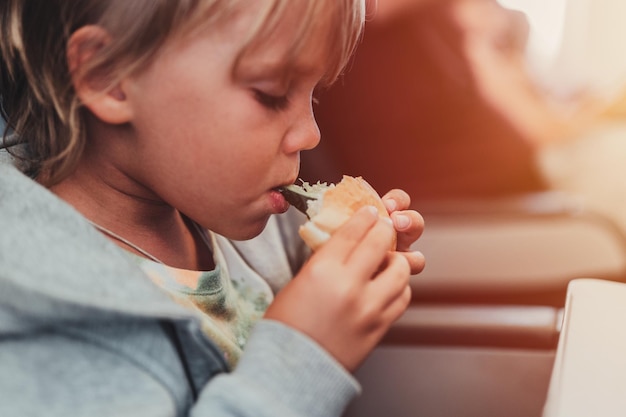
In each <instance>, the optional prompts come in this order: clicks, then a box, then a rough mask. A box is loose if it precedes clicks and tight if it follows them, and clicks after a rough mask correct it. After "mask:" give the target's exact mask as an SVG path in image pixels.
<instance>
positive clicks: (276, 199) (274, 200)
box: [270, 188, 289, 213]
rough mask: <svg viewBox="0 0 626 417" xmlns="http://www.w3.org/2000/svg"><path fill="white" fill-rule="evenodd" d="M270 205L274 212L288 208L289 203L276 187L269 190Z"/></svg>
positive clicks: (280, 211) (281, 211) (282, 211)
mask: <svg viewBox="0 0 626 417" xmlns="http://www.w3.org/2000/svg"><path fill="white" fill-rule="evenodd" d="M270 205H271V207H272V211H273V212H274V213H284V212H286V211H287V210H288V209H289V203H288V202H287V200H285V197H284V196H283V195H282V194H281V192H280V191H278V188H274V189H273V190H272V191H270Z"/></svg>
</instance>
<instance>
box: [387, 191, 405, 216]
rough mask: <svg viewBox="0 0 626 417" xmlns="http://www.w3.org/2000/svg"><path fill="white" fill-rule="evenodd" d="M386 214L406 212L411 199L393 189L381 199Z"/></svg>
mask: <svg viewBox="0 0 626 417" xmlns="http://www.w3.org/2000/svg"><path fill="white" fill-rule="evenodd" d="M382 200H383V204H384V205H385V207H386V208H387V212H388V213H393V212H394V211H397V210H406V209H408V208H409V207H410V206H411V197H410V196H409V195H408V194H407V193H406V192H405V191H403V190H400V189H397V188H394V189H393V190H391V191H389V192H388V193H387V194H385V195H384V196H383V197H382Z"/></svg>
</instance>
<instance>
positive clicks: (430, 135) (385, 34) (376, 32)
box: [302, 0, 591, 202]
mask: <svg viewBox="0 0 626 417" xmlns="http://www.w3.org/2000/svg"><path fill="white" fill-rule="evenodd" d="M528 31H529V27H528V22H527V20H526V17H525V15H524V14H523V13H521V12H518V11H513V10H510V9H507V8H504V7H502V6H501V5H500V4H499V3H498V2H497V1H496V0H379V2H378V5H377V9H375V10H374V11H373V12H371V18H370V21H369V22H368V23H367V26H366V30H365V33H364V37H363V39H362V43H361V44H360V45H359V47H358V49H357V51H356V54H355V55H354V57H353V61H352V62H351V64H350V65H349V66H348V68H347V70H346V73H345V74H344V77H343V78H342V79H340V80H339V82H338V83H337V84H336V85H335V86H333V87H332V88H331V89H330V90H327V91H323V92H321V93H320V94H319V104H318V106H317V107H316V109H315V113H316V116H317V120H318V123H319V127H320V130H321V132H322V138H323V141H322V144H321V148H320V149H319V150H316V151H313V152H310V153H305V154H304V156H303V159H304V162H303V171H302V176H303V179H305V180H307V181H317V180H318V179H321V180H329V181H335V180H337V179H338V178H339V175H340V173H346V174H350V175H362V176H364V177H365V178H367V179H368V181H370V182H371V183H372V185H373V186H374V187H376V188H377V189H380V190H383V191H384V190H387V189H389V188H391V187H392V186H398V185H400V186H402V187H403V188H405V189H407V190H408V191H409V193H410V194H411V195H412V198H413V201H414V202H420V201H426V200H432V199H445V198H488V197H501V196H508V195H516V194H520V193H527V192H537V191H544V190H547V189H548V188H549V187H548V184H547V183H546V181H545V179H544V176H543V174H542V172H541V169H540V167H539V166H538V164H537V148H538V147H539V146H541V145H542V144H545V143H551V142H554V141H560V140H563V139H565V138H568V137H570V136H573V135H574V134H575V132H577V131H578V130H579V129H581V128H582V126H584V124H585V123H586V122H587V118H585V117H580V114H587V113H583V109H584V107H583V106H580V107H579V110H577V111H579V112H580V114H579V115H577V116H576V117H571V114H568V113H566V112H564V111H563V110H562V109H561V108H559V107H558V106H555V103H553V102H551V100H550V97H549V96H548V95H546V94H545V93H544V92H543V91H542V90H541V89H540V88H539V86H538V85H537V84H536V83H534V81H533V79H532V77H531V76H530V75H529V73H528V71H527V69H526V65H525V61H524V60H525V56H524V50H525V44H526V41H527V37H528ZM585 106H586V105H585ZM584 111H585V112H586V111H587V110H586V109H584ZM589 114H591V112H589ZM573 121H576V123H574V122H573Z"/></svg>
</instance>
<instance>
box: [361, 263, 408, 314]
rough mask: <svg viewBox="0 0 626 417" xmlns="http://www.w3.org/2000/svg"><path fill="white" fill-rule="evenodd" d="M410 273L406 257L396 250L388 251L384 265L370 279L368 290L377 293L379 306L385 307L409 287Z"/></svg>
mask: <svg viewBox="0 0 626 417" xmlns="http://www.w3.org/2000/svg"><path fill="white" fill-rule="evenodd" d="M410 275H411V271H410V268H409V264H408V262H407V261H406V259H405V258H404V257H403V256H402V255H400V254H399V253H397V252H391V253H388V256H387V260H386V263H385V267H384V268H383V269H382V270H381V271H380V272H379V273H378V274H377V275H376V276H375V278H374V279H373V280H372V281H371V283H370V286H369V291H371V292H372V293H373V294H378V296H379V297H380V298H379V299H380V300H381V307H382V308H383V309H387V308H388V306H389V305H391V304H393V303H394V302H395V300H397V299H398V298H399V297H401V295H402V294H403V293H404V292H405V291H406V289H407V288H408V287H409V283H410ZM409 291H410V290H409Z"/></svg>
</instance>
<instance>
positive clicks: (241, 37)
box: [0, 0, 424, 417]
mask: <svg viewBox="0 0 626 417" xmlns="http://www.w3.org/2000/svg"><path fill="white" fill-rule="evenodd" d="M363 16H364V4H363V0H256V1H253V2H251V1H238V0H206V1H193V0H176V1H174V0H133V1H125V0H81V1H78V0H32V1H28V2H25V1H20V0H7V1H4V2H2V3H0V51H1V53H2V63H1V65H0V94H1V97H2V102H1V103H2V113H3V116H4V118H5V119H6V121H7V126H8V128H9V129H8V130H7V132H5V135H4V140H5V143H8V142H9V141H13V142H14V139H15V138H17V142H18V144H17V145H15V146H12V147H11V148H10V154H11V155H12V157H11V161H12V163H1V164H0V213H1V215H0V230H2V233H1V234H0V369H2V371H1V372H0V392H1V393H2V401H0V415H2V416H25V415H43V414H45V415H47V416H57V415H58V416H71V415H85V416H99V415H102V416H104V415H106V416H125V415H129V416H130V415H132V416H144V415H145V416H157V415H158V416H184V415H194V416H235V415H237V416H248V415H250V416H252V415H254V416H273V417H275V416H282V415H285V416H287V415H288V416H324V417H329V416H339V415H341V414H342V412H343V410H344V408H345V406H346V405H347V404H348V402H349V401H350V400H351V399H352V398H353V397H354V396H355V395H356V394H357V393H358V392H359V386H358V383H357V382H356V381H355V380H354V379H353V377H352V376H351V374H350V373H351V372H352V371H354V370H355V369H356V368H357V367H358V365H359V364H360V363H361V362H362V360H363V359H364V358H365V357H366V356H367V354H368V353H369V352H370V351H371V350H372V349H373V348H374V346H375V345H376V344H377V342H378V341H379V340H380V338H381V337H382V336H383V334H384V333H385V331H386V330H387V329H388V328H389V326H390V325H391V324H392V323H393V322H394V321H395V320H396V319H397V318H398V317H399V316H400V315H401V314H402V312H403V311H404V310H405V308H406V306H407V304H408V302H409V299H410V290H409V286H408V278H409V275H410V273H418V272H419V271H421V269H422V268H423V265H424V260H423V257H422V256H421V254H420V253H418V252H411V251H410V250H409V248H410V246H411V244H412V243H413V242H414V241H415V240H417V239H418V237H419V235H420V234H421V232H422V229H423V221H422V219H421V217H420V216H419V214H418V213H416V212H415V211H412V210H408V207H409V197H408V195H406V193H404V192H402V191H400V190H393V191H390V192H389V193H388V194H387V195H386V197H385V199H384V200H385V202H386V204H387V206H388V209H389V211H390V212H391V213H392V222H391V223H393V224H390V223H388V222H385V221H382V220H379V219H378V216H377V215H375V214H373V213H372V211H370V210H369V209H367V208H366V209H363V210H361V211H359V212H358V213H357V214H355V216H353V218H352V219H351V220H350V221H348V223H347V224H346V225H345V226H343V227H342V228H341V229H340V230H339V231H338V232H337V233H336V234H335V235H334V236H333V237H332V238H331V239H330V241H329V242H328V243H327V244H326V245H325V246H324V247H323V248H321V249H320V250H319V251H318V252H316V253H315V254H314V255H313V256H311V257H310V259H308V260H307V261H306V262H305V259H306V256H307V255H308V254H307V251H306V250H305V248H304V247H303V245H302V243H301V241H300V240H299V238H298V236H297V233H296V229H297V222H301V221H303V219H302V216H301V215H299V214H298V213H296V212H293V211H292V210H289V211H288V204H287V203H286V202H285V200H284V199H283V197H282V196H281V194H280V193H279V192H278V191H277V188H278V187H280V186H283V185H285V184H289V183H292V182H294V181H295V180H296V179H297V177H298V169H299V154H300V151H303V150H307V149H311V148H313V147H315V146H316V145H317V143H318V141H319V139H320V138H319V136H320V135H319V131H318V129H317V126H316V123H315V120H314V117H313V112H312V104H311V103H312V97H313V93H314V91H315V90H316V89H317V88H323V87H324V86H326V85H328V84H330V83H331V82H332V81H333V80H335V79H336V78H337V76H338V75H339V73H340V72H341V70H342V68H343V67H344V65H345V63H346V61H347V59H348V57H349V55H350V53H351V52H352V50H353V49H354V47H355V45H356V44H357V42H358V38H359V36H360V30H361V27H362V24H363V19H364V17H363ZM9 131H10V132H11V134H13V133H14V134H15V136H12V137H11V140H9V133H8V132H9ZM18 168H19V169H18ZM393 227H395V229H396V231H397V232H398V250H399V252H389V251H388V250H387V248H388V247H389V244H390V241H391V239H392V235H393ZM292 278H293V279H292Z"/></svg>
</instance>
